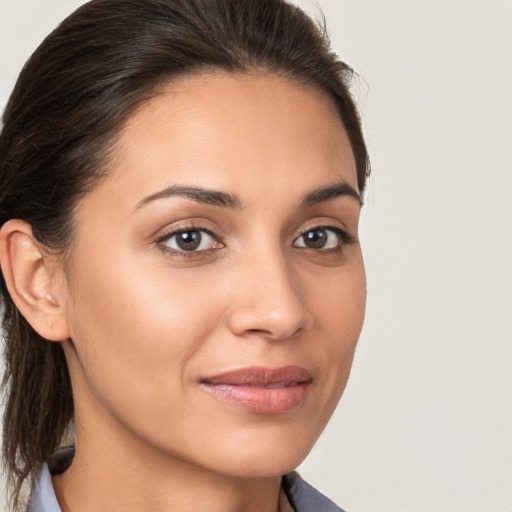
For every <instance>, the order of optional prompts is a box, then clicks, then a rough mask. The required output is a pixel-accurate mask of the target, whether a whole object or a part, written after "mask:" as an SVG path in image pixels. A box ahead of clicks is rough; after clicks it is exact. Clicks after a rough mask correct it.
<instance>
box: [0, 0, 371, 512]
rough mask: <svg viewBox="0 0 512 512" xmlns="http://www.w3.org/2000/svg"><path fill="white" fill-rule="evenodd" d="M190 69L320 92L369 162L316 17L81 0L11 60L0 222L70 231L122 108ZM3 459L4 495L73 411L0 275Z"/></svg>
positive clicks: (238, 3) (346, 80)
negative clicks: (22, 56) (252, 76)
mask: <svg viewBox="0 0 512 512" xmlns="http://www.w3.org/2000/svg"><path fill="white" fill-rule="evenodd" d="M203 70H212V71H215V70H222V71H227V72H236V73H259V74H261V73H263V74H277V75H280V76H283V77H287V78H289V79H291V80H294V81H298V82H300V83H302V84H306V85H308V86H311V87H313V88H316V89H317V90H320V91H323V92H324V93H326V94H327V95H328V96H329V97H330V98H331V99H332V100H333V103H334V105H335V106H336V108H337V109H338V112H339V115H340V117H341V119H342V121H343V124H344V126H345V128H346V130H347V133H348V137H349V140H350V143H351V146H352V150H353V153H354V156H355V161H356V168H357V181H358V186H359V190H360V192H363V190H364V188H365V183H366V178H367V176H368V174H369V162H368V155H367V151H366V147H365V143H364V140H363V136H362V132H361V126H360V121H359V116H358V113H357V110H356V107H355V105H354V102H353V100H352V98H351V96H350V94H349V85H350V79H351V77H352V71H351V69H350V68H349V67H348V66H347V65H346V64H345V63H343V62H341V61H340V60H339V58H338V57H337V55H335V54H334V53H333V52H332V51H331V49H330V45H329V41H328V38H327V36H326V33H325V29H324V28H323V26H319V25H317V24H316V23H315V22H313V21H312V20H311V19H310V18H309V17H308V16H307V15H306V14H305V13H304V12H303V11H301V10H300V9H299V8H297V7H295V6H292V5H290V4H287V3H286V2H285V1H283V0H93V1H91V2H89V3H87V4H85V5H83V6H82V7H80V8H79V9H78V10H77V11H76V12H74V13H73V14H72V15H70V16H69V17H68V18H67V19H66V20H64V22H62V24H61V25H60V26H59V27H58V28H57V29H56V30H55V31H54V32H52V33H51V34H50V35H49V36H48V37H47V38H46V39H45V40H44V41H43V43H42V44H41V45H40V46H39V48H38V49H37V50H36V51H35V53H34V54H33V55H32V57H31V58H30V60H29V61H28V62H27V64H26V65H25V67H24V68H23V70H22V72H21V74H20V76H19V79H18V81H17V83H16V86H15V88H14V90H13V92H12V95H11V97H10V99H9V101H8V103H7V106H6V108H5V112H4V115H3V128H2V132H1V134H0V227H1V226H2V225H3V224H4V223H5V222H6V221H8V220H9V219H21V220H24V221H26V222H27V223H29V224H30V225H31V226H32V229H33V234H34V237H35V238H36V239H37V240H38V241H39V242H40V243H42V244H44V245H45V246H46V247H47V248H48V250H49V251H53V252H59V253H64V252H65V251H66V249H67V248H68V247H69V245H70V243H71V242H72V240H73V210H74V207H75V205H76V203H77V201H79V199H80V198H81V197H82V196H83V195H84V194H85V193H87V192H88V191H89V190H91V188H92V187H94V186H95V185H96V184H97V183H98V181H99V180H101V178H102V176H103V173H104V169H105V167H106V165H105V164H106V162H107V161H108V158H109V153H110V149H111V148H112V147H113V143H114V142H115V140H116V136H117V135H118V134H119V131H120V130H121V128H122V125H123V123H124V122H125V121H126V119H127V118H128V117H129V116H130V115H131V114H132V113H133V112H134V110H135V109H136V108H137V107H138V106H140V105H141V104H142V103H143V102H145V101H147V100H148V99H150V98H151V97H153V96H155V95H157V94H158V91H159V88H160V86H161V85H163V84H165V83H167V82H168V81H172V80H173V79H178V78H180V77H182V76H186V75H190V74H192V73H195V72H199V71H203ZM2 294H3V310H4V311H3V329H4V336H5V350H4V355H5V374H4V379H3V386H4V391H5V411H4V422H3V428H4V434H3V435H4V440H3V460H4V464H5V467H6V470H7V473H8V477H9V484H10V486H11V488H12V496H13V505H14V506H15V507H16V506H20V504H21V500H20V499H19V496H20V490H21V488H22V486H23V484H24V482H31V481H32V480H33V477H34V473H35V472H36V471H37V470H38V469H39V467H40V465H41V464H42V463H43V462H44V461H46V460H48V458H49V457H50V455H51V453H52V452H53V451H54V450H55V449H56V448H57V447H58V446H59V444H60V443H61V442H62V439H63V437H64V435H65V434H66V432H67V430H68V429H69V428H70V425H71V424H72V421H73V397H72V392H71V383H70V378H69V374H68V369H67V366H66V362H65V359H64V353H63V350H62V347H61V345H60V344H59V343H55V342H49V341H48V340H45V339H43V338H41V336H39V335H38V334H37V333H36V332H35V331H34V329H33V328H32V327H31V326H30V325H29V324H28V322H27V321H26V320H25V319H24V318H23V316H22V315H21V314H20V312H19V311H18V309H17V308H16V306H15V305H14V303H13V301H12V299H11V297H10V296H9V293H8V291H7V290H6V288H5V283H3V285H2Z"/></svg>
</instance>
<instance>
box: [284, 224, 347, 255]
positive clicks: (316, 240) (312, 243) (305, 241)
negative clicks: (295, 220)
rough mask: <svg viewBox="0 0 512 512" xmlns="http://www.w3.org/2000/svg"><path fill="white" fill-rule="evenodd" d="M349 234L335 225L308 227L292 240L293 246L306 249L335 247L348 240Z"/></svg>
mask: <svg viewBox="0 0 512 512" xmlns="http://www.w3.org/2000/svg"><path fill="white" fill-rule="evenodd" d="M348 238H349V235H348V233H346V232H345V231H343V230H342V229H339V228H335V227H319V228H314V229H309V230H308V231H306V232H305V233H303V234H302V235H300V237H299V238H297V240H295V242H294V244H293V245H294V246H295V247H306V248H308V249H324V250H325V249H336V248H341V246H342V245H343V243H345V242H349V240H348Z"/></svg>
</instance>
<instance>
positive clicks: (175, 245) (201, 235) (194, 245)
mask: <svg viewBox="0 0 512 512" xmlns="http://www.w3.org/2000/svg"><path fill="white" fill-rule="evenodd" d="M160 243H161V244H163V245H165V246H167V247H168V248H170V249H172V250H174V251H186V252H192V251H196V252H199V251H207V250H208V249H215V248H217V247H218V246H220V244H219V242H217V240H215V238H214V237H213V236H212V235H211V234H210V233H208V232H207V231H205V230H202V229H188V230H184V231H177V232H176V233H173V234H171V235H170V236H167V237H166V238H165V239H164V240H161V241H160Z"/></svg>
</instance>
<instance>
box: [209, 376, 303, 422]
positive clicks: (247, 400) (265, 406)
mask: <svg viewBox="0 0 512 512" xmlns="http://www.w3.org/2000/svg"><path fill="white" fill-rule="evenodd" d="M310 384H311V383H310V382H301V383H298V384H295V385H293V386H287V387H284V388H265V387H257V386H237V385H231V384H210V383H203V386H204V388H205V389H206V390H207V391H208V392H209V393H211V394H212V395H214V396H215V397H217V398H219V399H221V400H223V401H225V402H229V403H231V404H233V405H237V406H240V407H243V408H245V409H248V410H249V411H251V412H255V413H258V414H280V413H283V412H286V411H288V410H290V409H293V408H294V407H297V406H298V405H300V404H301V403H302V402H303V401H304V400H305V398H306V395H307V392H308V390H309V386H310Z"/></svg>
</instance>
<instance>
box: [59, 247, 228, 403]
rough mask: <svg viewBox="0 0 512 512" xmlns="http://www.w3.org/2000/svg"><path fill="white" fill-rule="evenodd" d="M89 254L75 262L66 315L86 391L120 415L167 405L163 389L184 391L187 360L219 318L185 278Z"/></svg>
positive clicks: (218, 309) (214, 303)
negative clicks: (140, 407) (136, 405)
mask: <svg viewBox="0 0 512 512" xmlns="http://www.w3.org/2000/svg"><path fill="white" fill-rule="evenodd" d="M89 256H90V257H88V258H87V259H86V260H85V259H84V261H81V262H77V265H76V268H79V269H80V272H78V273H77V274H76V276H75V279H74V286H73V288H74V293H73V295H74V300H73V303H72V308H71V311H70V314H69V315H68V316H69V319H70V322H71V331H72V340H73V343H74V345H75V348H76V354H77V357H78V360H79V361H78V362H79V364H80V366H81V372H82V374H83V377H84V378H85V379H86V381H87V386H88V387H89V388H90V389H91V390H92V391H93V392H94V394H95V395H96V396H97V397H100V398H101V400H102V401H107V402H108V403H109V407H111V408H118V409H119V411H121V412H122V410H125V412H127V409H129V408H130V407H133V405H134V403H135V402H137V403H141V404H147V406H148V409H150V406H151V404H153V405H154V404H157V403H159V404H164V403H168V402H170V401H171V398H172V397H171V395H170V391H169V390H179V389H181V388H183V387H184V386H183V384H184V382H185V380H186V379H187V375H188V374H187V369H188V368H189V366H188V363H189V361H190V360H191V359H192V358H193V356H194V355H195V354H196V353H197V352H198V351H199V350H200V348H201V347H202V345H203V344H204V342H205V340H206V339H207V337H208V336H209V335H210V334H211V332H212V331H213V330H214V329H215V326H216V325H217V323H218V321H219V316H220V314H221V307H220V305H219V304H218V301H206V297H205V293H202V288H201V286H200V282H194V281H195V280H194V279H192V280H191V279H190V277H189V278H188V279H187V280H186V281H185V279H184V278H182V276H181V275H180V274H179V273H176V274H174V275H173V276H172V279H171V276H170V272H169V271H168V267H166V266H165V264H164V265H155V264H154V263H151V262H147V261H146V262H145V261H144V260H143V259H141V258H139V259H136V258H132V259H130V258H129V257H127V256H126V255H124V257H121V256H119V257H118V258H116V257H115V255H111V259H105V257H104V256H101V257H100V256H98V257H95V256H94V255H93V254H91V255H89ZM99 261H116V262H117V263H116V264H115V265H112V266H108V267H107V266H104V265H102V264H96V262H99ZM198 311H201V312H202V316H201V322H198V321H197V313H198ZM128 397H129V398H128ZM154 409H155V410H157V409H158V408H157V407H154Z"/></svg>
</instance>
